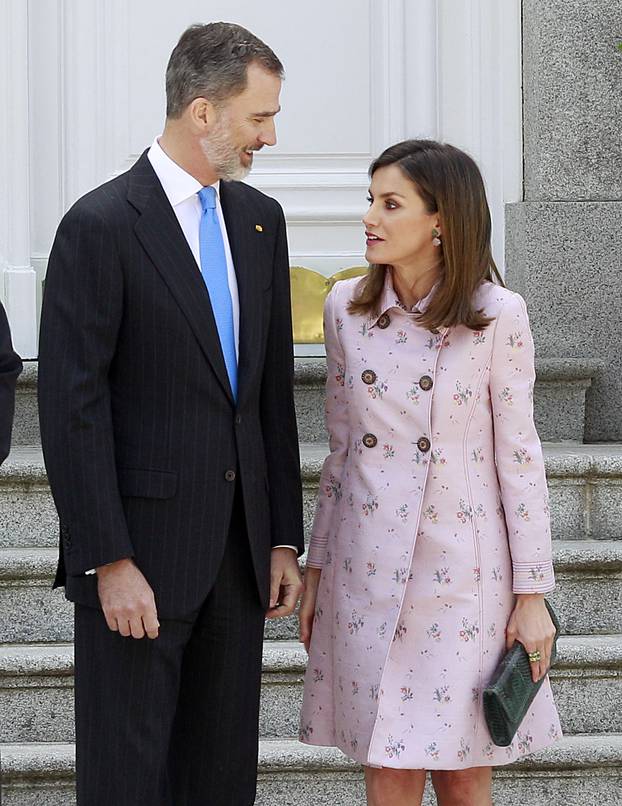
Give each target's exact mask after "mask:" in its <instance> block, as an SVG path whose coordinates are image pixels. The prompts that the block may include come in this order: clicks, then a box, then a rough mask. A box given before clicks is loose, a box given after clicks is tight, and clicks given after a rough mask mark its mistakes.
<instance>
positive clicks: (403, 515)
mask: <svg viewBox="0 0 622 806" xmlns="http://www.w3.org/2000/svg"><path fill="white" fill-rule="evenodd" d="M395 514H396V515H397V516H398V518H399V519H400V520H401V521H402V523H406V521H407V520H408V504H402V505H401V506H399V507H398V508H397V509H396V510H395Z"/></svg>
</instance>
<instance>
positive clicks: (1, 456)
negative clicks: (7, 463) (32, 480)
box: [0, 304, 22, 464]
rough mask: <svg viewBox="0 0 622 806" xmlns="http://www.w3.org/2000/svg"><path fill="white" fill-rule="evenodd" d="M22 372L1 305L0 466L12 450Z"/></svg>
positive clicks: (0, 305)
mask: <svg viewBox="0 0 622 806" xmlns="http://www.w3.org/2000/svg"><path fill="white" fill-rule="evenodd" d="M21 371H22V362H21V359H20V357H19V356H18V355H17V353H16V352H15V350H14V349H13V344H12V343H11V331H10V329H9V323H8V320H7V318H6V313H5V311H4V308H3V307H2V304H0V464H2V462H4V460H5V459H6V458H7V456H8V455H9V451H10V450H11V432H12V430H13V415H14V413H15V384H16V383H17V378H18V377H19V374H20V372H21Z"/></svg>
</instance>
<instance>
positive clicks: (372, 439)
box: [363, 434, 378, 448]
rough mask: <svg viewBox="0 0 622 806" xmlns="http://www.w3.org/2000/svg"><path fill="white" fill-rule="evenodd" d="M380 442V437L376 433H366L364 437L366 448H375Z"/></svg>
mask: <svg viewBox="0 0 622 806" xmlns="http://www.w3.org/2000/svg"><path fill="white" fill-rule="evenodd" d="M377 444H378V437H377V436H376V435H375V434H365V436H364V437H363V445H364V446H365V447H366V448H375V447H376V445H377Z"/></svg>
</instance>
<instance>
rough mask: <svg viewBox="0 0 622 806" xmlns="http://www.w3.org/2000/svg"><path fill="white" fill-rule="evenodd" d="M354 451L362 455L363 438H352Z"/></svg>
mask: <svg viewBox="0 0 622 806" xmlns="http://www.w3.org/2000/svg"><path fill="white" fill-rule="evenodd" d="M354 453H357V454H358V455H359V456H362V455H363V440H362V439H355V440H354Z"/></svg>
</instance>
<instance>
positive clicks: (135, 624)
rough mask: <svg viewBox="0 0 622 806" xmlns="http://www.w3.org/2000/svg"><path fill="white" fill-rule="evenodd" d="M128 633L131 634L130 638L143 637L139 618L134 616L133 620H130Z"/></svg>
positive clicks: (143, 629) (143, 633) (143, 631)
mask: <svg viewBox="0 0 622 806" xmlns="http://www.w3.org/2000/svg"><path fill="white" fill-rule="evenodd" d="M130 631H131V633H132V638H144V637H145V628H144V627H143V620H142V618H141V616H134V618H132V619H130Z"/></svg>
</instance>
